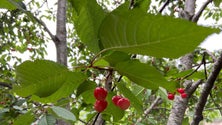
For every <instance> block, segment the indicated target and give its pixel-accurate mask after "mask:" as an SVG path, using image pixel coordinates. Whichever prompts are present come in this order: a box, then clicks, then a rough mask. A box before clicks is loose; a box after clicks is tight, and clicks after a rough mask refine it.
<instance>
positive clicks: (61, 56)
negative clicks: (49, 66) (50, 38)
mask: <svg viewBox="0 0 222 125" xmlns="http://www.w3.org/2000/svg"><path fill="white" fill-rule="evenodd" d="M56 19H57V22H56V41H55V45H56V53H57V54H56V55H57V62H58V63H60V64H62V65H65V66H67V42H66V36H67V35H66V34H67V33H66V0H58V8H57V17H56Z"/></svg>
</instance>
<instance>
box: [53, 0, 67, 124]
mask: <svg viewBox="0 0 222 125" xmlns="http://www.w3.org/2000/svg"><path fill="white" fill-rule="evenodd" d="M66 34H67V32H66V0H58V7H57V17H56V36H55V37H56V39H55V40H54V43H55V46H56V56H57V62H58V63H60V64H62V65H65V66H67V42H66ZM66 108H67V109H69V105H67V107H66ZM57 124H58V125H70V124H69V123H67V122H65V121H63V120H58V121H57Z"/></svg>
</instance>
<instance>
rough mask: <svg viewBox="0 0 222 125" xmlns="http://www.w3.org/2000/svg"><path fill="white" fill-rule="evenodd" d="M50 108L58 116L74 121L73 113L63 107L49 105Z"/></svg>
mask: <svg viewBox="0 0 222 125" xmlns="http://www.w3.org/2000/svg"><path fill="white" fill-rule="evenodd" d="M51 109H52V110H53V111H54V112H55V113H56V115H57V116H59V117H60V118H63V119H65V120H71V121H76V117H75V115H74V114H73V113H72V112H70V111H68V110H67V109H65V108H62V107H58V106H53V107H51Z"/></svg>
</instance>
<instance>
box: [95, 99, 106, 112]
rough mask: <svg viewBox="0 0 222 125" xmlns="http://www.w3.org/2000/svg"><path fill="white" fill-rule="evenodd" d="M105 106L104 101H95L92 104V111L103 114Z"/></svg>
mask: <svg viewBox="0 0 222 125" xmlns="http://www.w3.org/2000/svg"><path fill="white" fill-rule="evenodd" d="M107 105H108V103H107V101H106V100H96V102H95V104H94V109H95V110H96V111H97V112H103V111H104V110H105V109H106V107H107Z"/></svg>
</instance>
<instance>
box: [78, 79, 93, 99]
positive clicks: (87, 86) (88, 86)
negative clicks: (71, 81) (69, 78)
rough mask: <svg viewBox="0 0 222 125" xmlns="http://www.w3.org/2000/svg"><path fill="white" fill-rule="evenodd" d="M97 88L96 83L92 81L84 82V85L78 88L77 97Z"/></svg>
mask: <svg viewBox="0 0 222 125" xmlns="http://www.w3.org/2000/svg"><path fill="white" fill-rule="evenodd" d="M95 88H96V83H95V82H92V81H84V82H83V83H82V84H80V85H79V87H78V88H77V93H76V96H77V97H78V96H79V95H81V94H82V93H84V92H86V91H88V90H92V89H95Z"/></svg>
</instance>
